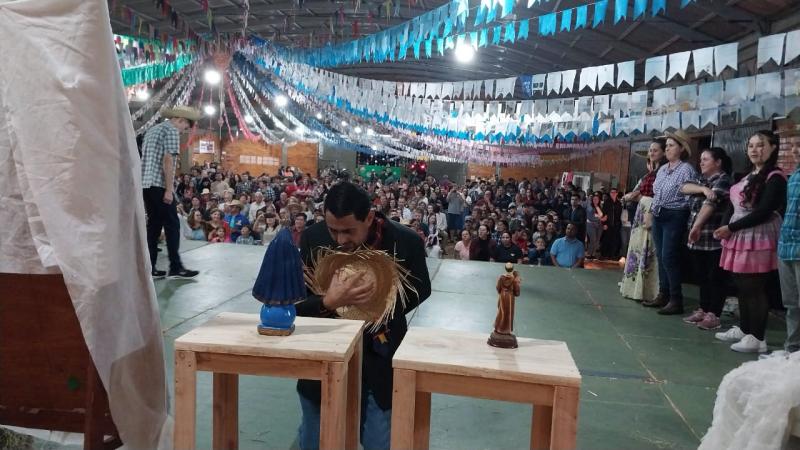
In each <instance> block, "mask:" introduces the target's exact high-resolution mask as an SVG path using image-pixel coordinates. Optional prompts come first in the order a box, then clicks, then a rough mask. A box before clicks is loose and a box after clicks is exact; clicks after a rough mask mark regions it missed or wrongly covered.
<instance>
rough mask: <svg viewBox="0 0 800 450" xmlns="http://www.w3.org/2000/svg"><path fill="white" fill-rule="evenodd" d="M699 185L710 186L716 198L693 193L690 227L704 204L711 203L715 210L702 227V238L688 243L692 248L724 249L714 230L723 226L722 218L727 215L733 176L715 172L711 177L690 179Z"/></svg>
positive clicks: (706, 249)
mask: <svg viewBox="0 0 800 450" xmlns="http://www.w3.org/2000/svg"><path fill="white" fill-rule="evenodd" d="M689 183H693V184H696V185H699V186H703V187H707V188H710V189H711V190H712V191H714V195H715V198H714V200H709V199H707V198H706V196H705V195H702V194H697V195H692V214H691V216H690V217H689V229H690V230H691V229H692V226H693V225H694V221H695V219H697V214H698V213H699V212H700V209H702V208H703V205H711V206H713V207H714V212H713V213H712V214H711V217H709V218H708V220H707V221H706V223H705V224H703V227H702V228H701V229H700V238H699V239H698V240H697V241H696V242H694V243H690V244H687V247H689V248H690V249H692V250H705V251H713V250H720V249H722V244H721V242H720V241H718V240H716V239H714V230H716V229H717V228H719V227H720V226H722V218H723V216H724V215H725V210H726V206H727V205H728V201H729V200H728V197H729V196H730V194H729V192H730V190H731V177H730V176H729V175H728V174H727V173H724V172H719V173H715V174H714V175H712V176H711V178H705V177H703V176H701V177H700V178H699V179H698V180H692V181H689Z"/></svg>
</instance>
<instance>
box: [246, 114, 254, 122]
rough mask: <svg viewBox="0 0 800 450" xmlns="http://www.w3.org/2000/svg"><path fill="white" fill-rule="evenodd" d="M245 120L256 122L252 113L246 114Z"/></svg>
mask: <svg viewBox="0 0 800 450" xmlns="http://www.w3.org/2000/svg"><path fill="white" fill-rule="evenodd" d="M244 121H245V122H247V123H253V122H254V119H253V116H251V115H250V114H247V115H245V116H244Z"/></svg>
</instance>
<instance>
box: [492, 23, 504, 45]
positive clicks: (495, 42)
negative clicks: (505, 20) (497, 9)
mask: <svg viewBox="0 0 800 450" xmlns="http://www.w3.org/2000/svg"><path fill="white" fill-rule="evenodd" d="M502 32H503V27H502V26H500V25H498V26H496V27H494V30H493V32H492V45H498V44H500V33H502Z"/></svg>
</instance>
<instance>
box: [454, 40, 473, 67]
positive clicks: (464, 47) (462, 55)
mask: <svg viewBox="0 0 800 450" xmlns="http://www.w3.org/2000/svg"><path fill="white" fill-rule="evenodd" d="M455 54H456V60H457V61H458V62H460V63H464V64H466V63H468V62H470V61H472V60H473V59H474V58H475V49H474V48H472V46H471V45H469V44H464V43H461V44H459V45H458V47H456V51H455Z"/></svg>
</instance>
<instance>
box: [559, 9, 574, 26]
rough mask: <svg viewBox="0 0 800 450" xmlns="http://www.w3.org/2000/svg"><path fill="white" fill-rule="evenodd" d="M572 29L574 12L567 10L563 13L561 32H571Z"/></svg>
mask: <svg viewBox="0 0 800 450" xmlns="http://www.w3.org/2000/svg"><path fill="white" fill-rule="evenodd" d="M571 29H572V10H571V9H567V10H564V11H562V12H561V28H559V31H570V30H571Z"/></svg>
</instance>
